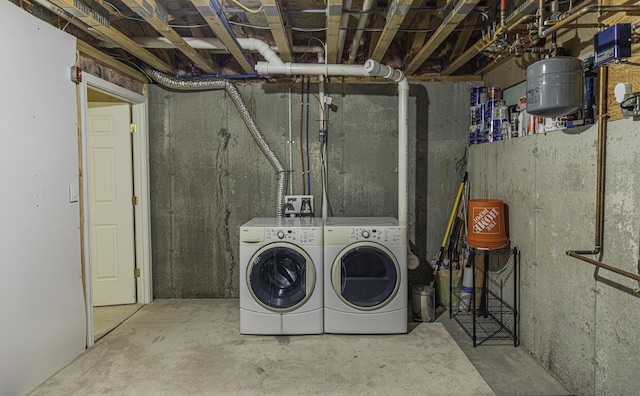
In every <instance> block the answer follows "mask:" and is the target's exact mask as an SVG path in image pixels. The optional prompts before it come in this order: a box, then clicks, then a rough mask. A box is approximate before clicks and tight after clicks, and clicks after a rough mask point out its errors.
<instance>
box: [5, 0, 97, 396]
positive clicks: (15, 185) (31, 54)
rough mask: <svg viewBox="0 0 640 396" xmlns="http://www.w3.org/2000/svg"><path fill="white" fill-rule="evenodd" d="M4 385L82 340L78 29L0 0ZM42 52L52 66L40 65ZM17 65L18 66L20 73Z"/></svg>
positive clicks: (25, 388) (73, 351) (54, 361)
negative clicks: (73, 190) (74, 194)
mask: <svg viewBox="0 0 640 396" xmlns="http://www.w3.org/2000/svg"><path fill="white" fill-rule="evenodd" d="M0 34H2V35H3V37H10V38H11V39H7V40H5V41H4V43H3V53H4V54H5V56H6V57H7V59H11V62H8V61H6V62H1V63H0V85H2V88H3V89H2V93H1V94H0V95H1V96H2V103H3V105H2V106H1V107H0V119H2V122H3V126H2V129H1V131H0V135H1V136H2V144H0V180H2V192H3V194H2V195H0V219H2V222H1V223H0V312H1V313H2V318H1V319H0V322H1V324H0V340H2V341H1V342H0V394H3V395H21V394H26V393H27V392H29V391H30V390H31V389H33V388H34V387H36V386H37V385H38V384H40V383H41V382H42V381H44V380H45V379H47V378H48V377H49V376H50V375H52V374H54V373H55V372H56V371H58V370H59V369H61V368H62V367H64V366H65V365H66V364H67V363H69V362H70V361H71V360H73V359H74V358H75V357H76V356H78V355H79V354H80V353H81V352H82V351H83V350H84V348H85V315H84V299H83V294H82V278H81V263H80V230H79V226H80V220H79V213H80V212H79V208H78V203H77V202H74V203H70V202H69V193H68V186H69V185H75V186H76V187H77V184H78V177H77V176H78V141H77V126H76V120H77V116H76V88H75V84H73V83H72V82H71V81H70V78H69V70H70V68H71V66H73V64H74V62H75V59H76V54H75V38H74V37H73V36H70V35H67V34H66V33H64V32H61V31H60V30H58V29H57V28H55V27H53V26H50V25H47V24H46V23H44V22H41V21H40V20H38V19H36V18H34V17H32V16H31V15H29V14H28V13H26V12H25V11H23V10H21V9H20V8H18V7H17V6H15V5H14V4H13V3H10V2H4V1H3V2H0ZM43 61H46V67H45V66H44V65H43ZM18 69H19V73H17V71H18Z"/></svg>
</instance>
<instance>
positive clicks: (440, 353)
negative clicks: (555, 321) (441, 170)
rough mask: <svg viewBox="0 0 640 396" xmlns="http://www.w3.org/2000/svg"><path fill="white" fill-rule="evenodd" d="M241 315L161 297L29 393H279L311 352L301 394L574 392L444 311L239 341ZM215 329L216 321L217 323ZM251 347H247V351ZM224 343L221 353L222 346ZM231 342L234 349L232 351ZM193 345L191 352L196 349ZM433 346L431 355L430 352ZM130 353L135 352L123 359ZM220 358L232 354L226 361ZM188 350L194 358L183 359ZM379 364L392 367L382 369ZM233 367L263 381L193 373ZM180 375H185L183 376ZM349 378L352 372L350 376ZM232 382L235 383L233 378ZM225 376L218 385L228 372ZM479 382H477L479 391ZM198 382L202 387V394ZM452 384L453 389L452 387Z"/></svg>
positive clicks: (222, 305) (223, 303)
mask: <svg viewBox="0 0 640 396" xmlns="http://www.w3.org/2000/svg"><path fill="white" fill-rule="evenodd" d="M132 309H133V307H132V306H120V307H111V308H110V309H109V310H102V311H103V312H107V311H109V315H107V316H108V317H115V316H118V314H116V312H118V311H120V313H121V314H123V315H124V314H128V313H130V312H131V310H132ZM99 311H100V310H99ZM237 316H238V313H237V300H159V301H157V302H154V303H153V304H151V305H149V306H146V307H145V308H144V309H142V310H140V311H138V312H137V313H135V314H133V315H132V316H131V317H129V318H128V319H126V320H125V321H124V323H123V325H121V326H119V327H118V328H117V329H116V330H115V331H113V332H110V333H109V334H108V335H107V336H106V337H104V338H103V339H102V340H101V341H99V342H98V343H97V344H96V346H94V347H93V348H92V349H90V350H88V351H87V353H85V354H83V355H82V356H80V357H79V358H78V359H76V360H75V361H74V362H73V363H72V364H71V365H69V366H68V367H67V368H65V369H63V370H61V371H60V372H59V373H57V374H56V375H55V376H53V377H52V378H50V379H49V380H48V381H46V382H45V383H43V384H42V385H41V386H40V387H38V388H37V389H35V390H34V392H33V394H95V393H104V392H107V391H114V392H117V393H119V394H137V393H138V391H144V392H149V391H152V390H153V389H155V390H157V391H159V393H157V394H163V392H165V393H166V392H168V391H169V389H173V390H174V391H178V390H180V391H194V392H196V393H198V392H200V393H203V392H204V393H206V394H215V393H216V392H213V393H211V392H209V391H203V389H209V390H210V389H224V390H226V392H225V393H226V394H236V393H243V392H244V393H254V394H255V393H262V394H268V393H278V392H277V390H278V386H281V383H282V381H284V380H286V378H287V376H290V375H291V374H287V375H284V376H283V373H286V372H287V370H285V369H284V368H283V366H282V365H283V362H282V359H281V358H283V357H288V356H298V355H300V356H303V355H304V356H306V355H309V354H310V355H313V356H314V358H313V359H306V358H302V357H300V358H299V359H302V360H301V361H300V362H296V363H295V364H294V366H298V367H299V366H300V365H301V362H306V363H305V364H307V365H308V367H313V370H314V372H316V371H317V372H320V373H322V377H323V378H324V381H325V382H326V383H323V381H318V382H317V383H315V384H313V383H312V384H309V383H308V381H307V383H306V384H305V386H306V388H301V390H300V392H298V393H316V394H317V393H321V394H340V393H343V394H347V393H350V394H357V393H362V394H368V393H371V394H394V393H397V392H398V391H400V390H402V393H404V394H408V393H416V394H491V392H490V391H489V388H490V389H491V390H492V391H493V392H494V393H495V394H496V395H499V396H501V395H505V396H507V395H570V394H571V393H570V392H569V391H568V390H567V389H566V388H565V387H564V386H563V385H562V384H561V383H560V382H558V381H557V380H556V379H555V378H554V377H553V376H552V375H551V374H549V373H548V372H547V371H546V370H545V369H544V368H542V366H540V365H539V364H538V363H537V362H536V361H535V360H534V359H533V358H532V357H531V356H530V355H529V354H528V353H527V352H526V351H525V350H524V349H523V348H522V347H518V348H514V347H513V345H512V344H511V345H509V344H508V343H506V344H505V343H503V344H504V345H492V344H490V345H485V344H483V345H480V346H478V347H475V348H474V347H473V345H472V341H471V338H470V337H469V336H468V335H467V334H466V333H465V332H464V330H463V329H462V328H461V327H460V325H459V324H458V323H457V322H455V321H454V320H452V319H449V316H448V314H447V313H446V312H445V313H444V314H442V315H440V316H439V317H438V318H437V320H436V323H425V324H420V323H416V322H410V323H409V329H410V332H409V335H398V336H335V335H324V336H303V337H286V336H285V337H256V336H242V335H240V334H238V332H237V325H238V323H237V322H238V317H237ZM103 317H104V315H103ZM215 322H222V323H217V324H215V325H214V324H213V323H215ZM434 326H435V327H434ZM440 329H441V330H440ZM445 329H446V330H445ZM211 334H215V335H216V336H215V337H214V339H215V340H216V341H211V342H213V344H215V345H210V346H209V347H211V348H212V350H215V351H217V352H216V353H215V356H216V357H215V359H214V360H215V361H210V362H209V363H207V364H206V365H204V366H203V364H202V363H203V362H204V360H207V358H206V355H207V354H208V353H207V352H206V350H207V346H206V345H205V344H207V343H208V342H209V341H208V340H207V339H208V338H210V336H211ZM137 338H140V339H137ZM225 340H226V341H225ZM163 341H164V342H163ZM247 343H248V344H250V345H251V346H252V347H249V346H247ZM385 343H389V345H388V348H387V347H384V345H386V344H385ZM447 343H450V344H451V347H447V348H445V349H444V350H438V347H441V346H442V345H446V344H447ZM163 344H164V345H163ZM223 344H225V345H226V346H225V347H223ZM337 344H340V345H337ZM369 344H371V345H369ZM456 344H457V346H456V347H453V345H456ZM228 345H232V346H233V347H232V349H229V348H228ZM234 345H235V346H234ZM194 346H195V347H196V348H195V349H194V348H192V347H194ZM354 347H355V349H354V350H353V351H351V349H353V348H354ZM434 347H435V348H436V349H430V348H434ZM452 347H453V349H451V348H452ZM157 348H164V349H161V350H160V349H157ZM172 348H173V349H172ZM211 348H210V349H211ZM156 349H157V350H156ZM192 349H193V351H192ZM253 349H256V350H257V351H259V353H257V354H253V355H251V356H249V355H247V356H245V357H246V359H240V360H241V361H240V362H238V361H237V360H238V357H239V356H243V354H246V352H247V351H251V350H253ZM456 349H457V350H458V352H456ZM347 350H348V351H349V352H347ZM372 350H378V351H380V350H386V352H385V353H384V354H383V355H384V356H376V355H375V352H371V351H372ZM129 351H134V352H135V353H134V354H133V355H132V356H129V354H128V352H129ZM225 351H226V354H230V355H229V356H227V357H226V358H225V357H224V356H226V355H225ZM185 353H191V354H192V355H190V356H186V355H185ZM345 353H346V354H345ZM154 354H157V355H154ZM347 355H349V356H347ZM465 355H466V359H465V358H464V356H465ZM128 356H129V357H128ZM154 356H155V357H154ZM354 356H359V357H360V358H361V359H356V358H354ZM461 357H462V360H460V358H461ZM347 358H348V359H347ZM363 358H364V359H363ZM139 359H143V360H144V362H145V363H144V366H145V367H136V364H137V363H136V362H138V363H139ZM176 359H177V360H176ZM203 359H204V360H203ZM265 359H266V360H265ZM384 359H390V360H389V362H386V361H384ZM467 359H468V360H467ZM209 360H211V359H210V358H209ZM297 360H298V359H297ZM216 361H217V362H218V363H215V362H216ZM231 361H235V362H236V363H234V365H235V367H234V369H233V370H232V371H238V370H240V371H242V370H243V369H244V368H246V369H248V370H249V371H247V372H246V373H243V374H240V375H239V378H242V376H243V375H245V376H249V377H252V378H253V377H256V373H257V374H258V377H262V379H261V381H260V382H258V383H253V382H252V381H251V380H248V379H239V382H247V383H248V384H249V385H247V386H246V387H240V388H238V387H234V386H233V385H229V382H230V383H231V384H233V383H234V381H229V378H227V380H226V381H224V380H223V381H222V382H221V381H220V380H217V381H213V380H212V379H200V378H198V379H195V378H194V377H197V376H198V374H197V370H201V369H202V367H206V371H207V376H211V374H212V373H218V369H219V370H220V372H219V373H218V374H224V370H228V369H229V364H230V363H229V362H231ZM189 362H200V363H197V364H195V366H194V367H191V366H190V365H193V363H189ZM243 362H244V363H243ZM318 362H321V364H320V366H318V367H315V366H316V365H318ZM363 362H364V365H363V364H362V363H363ZM399 362H400V363H399ZM469 362H470V363H471V364H469ZM165 363H166V364H165ZM178 363H179V364H178ZM220 363H222V364H220ZM374 363H375V366H376V367H385V366H393V367H395V368H396V369H398V370H397V371H396V372H395V373H394V380H393V381H391V380H390V379H388V378H387V377H386V376H385V373H388V372H389V370H388V369H387V370H380V371H377V372H376V373H375V375H372V373H371V372H368V370H370V369H371V367H372V364H374ZM176 364H177V365H176ZM211 365H213V366H211ZM165 366H166V367H165ZM218 366H220V367H218ZM244 366H246V367H244ZM254 366H255V367H254ZM216 367H218V368H217V369H216ZM472 367H475V370H474V369H473V368H472ZM132 370H133V371H132ZM139 370H144V371H145V373H142V372H140V373H138V374H139V375H136V376H137V377H139V378H146V380H145V381H144V384H145V385H144V386H145V387H144V388H140V384H138V383H135V382H132V383H129V382H130V381H129V380H127V378H128V377H130V376H131V373H132V372H137V371H139ZM185 370H186V371H185ZM194 370H196V371H194ZM336 370H337V371H336ZM359 370H364V371H363V372H359ZM476 370H477V371H476ZM183 371H185V372H184V373H182V372H183ZM333 371H335V373H333ZM347 371H348V372H349V373H350V374H353V375H347ZM187 372H188V373H187ZM269 372H270V374H271V376H272V377H277V376H280V377H279V379H275V380H274V379H273V378H271V382H269V381H268V380H267V382H265V376H264V375H262V374H264V373H269ZM122 373H126V375H124V377H122V376H121V374H122ZM158 373H160V374H158ZM180 373H182V374H180ZM332 373H333V374H332ZM363 373H367V374H363ZM158 375H159V376H158ZM181 375H182V376H184V375H188V376H189V378H191V380H190V382H189V384H188V385H187V384H183V385H182V386H183V387H182V388H181V387H180V385H179V384H180V381H182V379H181V378H182V377H181ZM228 375H232V376H234V375H235V376H238V373H235V374H228ZM228 375H227V377H228ZM154 376H158V377H154ZM174 377H175V379H174V380H173V382H171V381H169V383H170V385H168V384H164V385H163V383H164V382H163V381H167V380H168V379H170V378H174ZM221 377H223V378H224V377H225V375H222V376H221ZM345 377H346V378H349V377H351V378H357V377H362V378H365V379H367V381H365V382H366V383H364V382H362V381H363V379H360V380H357V381H356V382H352V383H349V382H345V381H344V379H345ZM302 378H304V377H302ZM425 378H426V379H427V380H426V381H425ZM460 378H463V379H465V381H467V380H468V381H471V382H472V383H474V385H471V384H466V383H465V381H460ZM337 379H338V380H337ZM479 379H480V381H481V382H480V385H478V384H477V381H478V380H479ZM482 380H484V381H482ZM202 381H204V382H206V385H205V384H204V383H202ZM211 381H213V382H211ZM474 381H475V382H474ZM482 383H484V385H482ZM401 384H404V385H401ZM203 385H205V386H204V387H202V386H203ZM167 386H169V388H166V387H167ZM207 386H208V387H207ZM314 386H316V387H315V388H314ZM372 386H373V388H372ZM403 386H404V387H403ZM456 386H458V387H459V388H455V387H456ZM468 386H471V387H468ZM420 389H423V391H420ZM471 389H473V390H471ZM190 393H191V392H190Z"/></svg>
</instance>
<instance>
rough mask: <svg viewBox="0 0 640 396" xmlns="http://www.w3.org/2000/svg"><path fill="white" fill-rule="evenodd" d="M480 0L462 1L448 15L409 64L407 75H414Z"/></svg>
mask: <svg viewBox="0 0 640 396" xmlns="http://www.w3.org/2000/svg"><path fill="white" fill-rule="evenodd" d="M479 1H480V0H460V1H458V3H457V4H456V5H455V6H454V7H453V9H452V10H451V12H450V13H449V15H447V16H446V17H445V18H444V20H443V21H442V24H441V25H440V26H439V27H438V29H436V31H435V32H434V33H433V35H432V36H431V38H430V39H429V41H427V43H426V44H425V45H424V47H422V49H421V50H420V51H419V52H418V54H417V55H416V56H415V57H414V58H413V59H412V60H411V61H410V62H409V65H408V66H407V70H406V71H405V73H406V74H413V73H414V72H415V71H416V70H418V68H419V67H420V66H421V65H422V64H423V63H424V61H426V60H427V59H428V58H429V56H431V54H433V52H434V51H435V50H436V49H437V48H438V47H439V46H440V44H442V42H443V41H444V40H446V39H447V37H449V35H450V34H451V33H452V32H453V31H454V29H455V28H456V27H458V25H459V24H460V22H462V21H463V20H464V18H466V17H467V15H469V13H470V12H471V11H473V9H474V8H475V6H476V5H477V4H478V2H479Z"/></svg>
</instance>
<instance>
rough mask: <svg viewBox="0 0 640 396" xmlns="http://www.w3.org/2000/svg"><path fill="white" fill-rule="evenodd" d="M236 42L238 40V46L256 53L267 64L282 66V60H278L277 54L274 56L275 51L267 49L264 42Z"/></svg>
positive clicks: (248, 39)
mask: <svg viewBox="0 0 640 396" xmlns="http://www.w3.org/2000/svg"><path fill="white" fill-rule="evenodd" d="M236 40H238V44H240V46H241V47H242V48H244V49H246V50H250V51H258V52H259V53H260V55H262V56H263V57H264V59H266V61H267V62H269V63H272V64H276V65H282V64H283V62H282V59H280V57H279V56H278V54H276V53H275V51H274V50H272V49H271V47H269V44H267V43H265V42H264V41H262V40H258V39H255V38H239V39H236Z"/></svg>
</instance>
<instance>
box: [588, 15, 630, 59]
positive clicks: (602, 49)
mask: <svg viewBox="0 0 640 396" xmlns="http://www.w3.org/2000/svg"><path fill="white" fill-rule="evenodd" d="M593 49H594V58H595V61H594V65H595V67H600V66H606V65H608V64H609V63H612V62H616V61H620V60H623V59H626V58H628V57H630V56H631V24H630V23H618V24H616V25H613V26H611V27H608V28H606V29H604V30H603V31H601V32H600V33H598V34H596V35H595V36H594V38H593Z"/></svg>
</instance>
